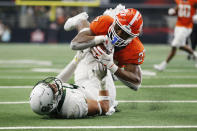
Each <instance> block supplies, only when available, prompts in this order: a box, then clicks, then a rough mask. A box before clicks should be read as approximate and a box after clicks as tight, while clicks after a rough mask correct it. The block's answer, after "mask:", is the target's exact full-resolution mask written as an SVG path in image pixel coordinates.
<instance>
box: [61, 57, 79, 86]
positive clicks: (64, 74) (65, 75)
mask: <svg viewBox="0 0 197 131" xmlns="http://www.w3.org/2000/svg"><path fill="white" fill-rule="evenodd" d="M76 67H77V62H76V61H75V60H74V59H73V60H72V61H71V62H70V63H69V64H68V65H67V66H66V67H65V68H64V69H63V70H62V71H61V72H60V73H59V74H58V75H57V78H59V79H60V80H61V81H62V82H67V81H68V80H69V79H70V77H71V76H72V74H73V73H74V71H75V69H76Z"/></svg>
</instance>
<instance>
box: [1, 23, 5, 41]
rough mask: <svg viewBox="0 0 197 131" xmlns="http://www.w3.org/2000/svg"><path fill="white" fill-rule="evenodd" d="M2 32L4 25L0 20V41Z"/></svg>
mask: <svg viewBox="0 0 197 131" xmlns="http://www.w3.org/2000/svg"><path fill="white" fill-rule="evenodd" d="M3 32H4V24H3V22H2V21H1V20H0V41H1V37H2V35H3Z"/></svg>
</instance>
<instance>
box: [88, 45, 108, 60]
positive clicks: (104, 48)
mask: <svg viewBox="0 0 197 131" xmlns="http://www.w3.org/2000/svg"><path fill="white" fill-rule="evenodd" d="M94 47H100V48H101V49H102V50H103V51H104V52H106V53H108V51H107V49H106V47H105V46H104V44H98V45H96V46H94ZM92 49H93V47H91V49H90V51H91V53H92V55H93V57H94V58H97V54H95V53H94V52H93V50H92Z"/></svg>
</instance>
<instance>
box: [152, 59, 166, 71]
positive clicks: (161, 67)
mask: <svg viewBox="0 0 197 131" xmlns="http://www.w3.org/2000/svg"><path fill="white" fill-rule="evenodd" d="M166 66H167V63H166V61H163V62H162V63H161V64H158V65H157V64H156V65H154V69H155V70H158V71H163V70H165V69H166Z"/></svg>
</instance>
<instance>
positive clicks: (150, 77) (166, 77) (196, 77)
mask: <svg viewBox="0 0 197 131" xmlns="http://www.w3.org/2000/svg"><path fill="white" fill-rule="evenodd" d="M54 73H55V72H54ZM46 77H48V76H0V79H44V78H46ZM143 79H197V76H184V75H183V76H143Z"/></svg>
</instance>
